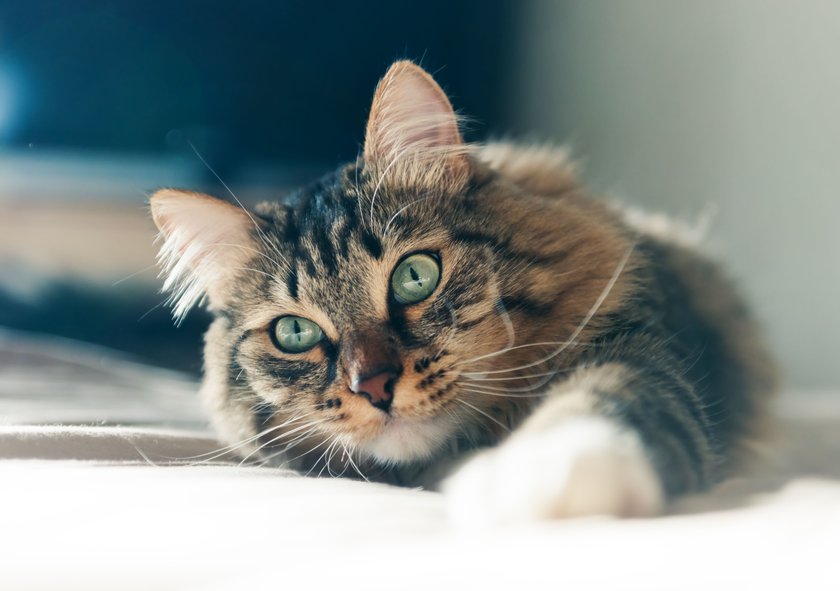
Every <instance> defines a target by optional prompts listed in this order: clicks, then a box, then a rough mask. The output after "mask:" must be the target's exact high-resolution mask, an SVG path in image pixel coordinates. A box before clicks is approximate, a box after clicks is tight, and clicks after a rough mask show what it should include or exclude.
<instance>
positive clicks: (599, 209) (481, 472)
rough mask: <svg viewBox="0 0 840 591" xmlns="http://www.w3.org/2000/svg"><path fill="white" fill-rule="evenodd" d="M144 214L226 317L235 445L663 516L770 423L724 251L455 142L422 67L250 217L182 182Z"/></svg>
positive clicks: (224, 400)
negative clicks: (350, 147)
mask: <svg viewBox="0 0 840 591" xmlns="http://www.w3.org/2000/svg"><path fill="white" fill-rule="evenodd" d="M153 212H154V214H155V220H156V222H157V223H158V225H159V227H160V228H161V230H162V232H163V234H164V236H165V237H166V243H165V245H164V249H163V257H164V264H165V265H166V266H167V269H168V272H169V288H170V289H172V290H173V293H174V294H175V301H176V306H177V307H176V310H177V311H178V312H180V313H183V312H185V311H186V310H187V309H188V308H189V307H190V306H191V305H192V304H193V303H195V301H196V300H197V299H198V298H199V297H201V296H202V294H205V293H206V294H207V296H208V297H209V300H210V305H211V309H212V310H213V311H214V312H215V314H216V319H215V321H214V323H213V325H212V326H211V328H210V330H209V331H208V334H207V337H206V348H205V380H204V386H203V390H202V393H203V396H204V398H205V401H206V403H207V405H208V407H209V409H210V411H211V415H212V417H213V421H214V424H215V426H216V428H217V430H218V432H219V434H220V436H221V438H222V439H223V440H224V441H225V442H227V443H230V444H232V445H234V446H236V449H237V450H238V451H239V452H240V453H241V454H242V455H243V456H248V457H250V458H253V459H256V460H262V461H266V462H269V463H276V464H281V465H289V466H291V467H293V468H296V469H298V470H301V471H303V472H306V473H314V474H330V475H336V474H346V475H349V476H356V477H360V476H361V477H366V478H371V479H377V480H385V481H390V482H397V483H401V484H411V485H416V484H426V485H434V484H436V483H437V482H438V481H439V480H440V479H442V478H443V479H446V480H445V481H444V485H443V489H444V490H445V492H446V494H447V495H448V497H449V500H450V503H451V507H452V509H453V516H455V517H456V518H458V519H462V520H464V521H466V522H469V523H475V522H487V521H520V520H523V519H532V518H545V517H556V516H573V515H584V514H593V513H609V514H616V515H638V514H650V513H655V512H657V511H659V510H660V508H661V507H662V504H663V502H664V500H666V499H668V498H671V497H674V496H676V495H679V494H682V493H685V492H689V491H696V490H702V489H704V488H706V487H707V486H709V485H710V484H713V483H714V482H716V481H717V480H719V479H720V478H721V477H722V476H724V475H725V474H727V473H728V472H729V471H730V470H731V468H732V467H733V466H734V465H735V463H736V461H737V460H738V459H739V458H741V457H742V456H743V455H744V453H743V452H744V451H745V449H746V447H747V446H748V444H749V442H750V441H751V440H752V439H753V438H755V437H756V436H757V435H758V434H759V430H760V425H761V418H762V415H763V407H764V405H765V400H766V399H767V398H768V397H769V395H770V394H771V392H772V388H773V379H772V369H771V367H770V364H769V363H768V361H767V358H766V355H765V353H764V351H763V349H762V346H761V343H760V340H759V339H758V337H757V336H756V334H755V329H754V327H753V325H752V323H751V321H750V320H749V318H748V314H747V313H746V311H745V308H744V306H743V304H742V303H741V301H740V300H739V299H738V297H737V296H736V295H735V294H734V292H733V290H732V288H731V286H730V285H729V283H728V282H727V281H726V279H725V278H723V277H722V275H721V274H720V272H719V271H718V270H717V268H716V267H715V266H713V265H712V264H710V263H709V262H707V261H706V260H705V259H703V258H702V257H701V256H699V255H697V254H695V253H694V252H692V251H691V250H690V249H688V248H686V247H683V246H680V245H677V244H676V243H670V242H668V241H666V240H663V239H662V238H661V237H657V236H654V235H653V234H650V233H647V232H646V231H645V230H644V229H642V228H639V227H638V226H637V225H635V224H630V223H628V222H627V221H626V219H625V217H624V216H623V215H622V214H621V213H620V212H618V211H616V210H615V209H613V208H611V207H608V206H607V205H605V204H602V203H601V202H599V201H597V200H594V199H592V198H590V197H589V196H588V195H587V194H586V192H585V190H584V189H583V188H582V187H581V186H580V185H579V183H578V181H577V179H576V176H575V174H574V170H573V167H572V166H571V165H570V164H569V163H568V161H567V160H566V158H565V156H564V154H563V153H562V152H560V151H557V150H550V149H545V148H528V147H517V146H513V145H508V144H491V145H487V146H483V147H480V148H469V147H467V146H464V145H463V143H462V142H461V141H460V136H459V134H458V132H457V126H456V123H455V118H454V115H453V114H452V111H451V107H449V103H448V101H447V100H446V98H445V96H444V95H443V93H442V92H441V91H440V89H439V88H438V87H437V86H436V85H435V84H434V82H433V81H432V80H431V78H429V77H428V75H426V74H425V73H424V72H422V70H420V69H419V68H417V67H416V66H413V65H412V64H408V63H406V62H400V63H398V64H396V65H395V66H394V67H393V68H392V69H391V71H389V73H388V75H386V78H385V79H384V80H383V82H382V83H381V84H380V87H379V89H378V90H377V96H376V97H375V99H374V107H373V109H372V113H371V118H370V122H369V124H368V132H367V139H366V144H365V153H364V156H363V157H362V158H360V160H359V161H358V162H356V163H353V164H351V165H347V166H345V167H343V168H341V169H340V170H339V171H337V172H336V173H335V174H333V175H330V176H328V177H326V178H325V179H324V180H323V181H321V182H320V183H318V184H317V185H315V186H313V187H310V188H308V189H305V190H303V191H300V192H298V193H297V194H295V195H294V196H292V197H291V198H290V199H289V200H287V201H286V202H283V203H274V204H264V205H261V206H259V207H258V208H257V209H256V210H255V212H253V214H246V213H243V211H242V210H241V209H238V208H235V207H233V206H232V205H228V204H225V203H223V202H219V201H216V200H212V199H210V198H207V197H204V196H197V195H190V194H184V193H179V192H174V191H168V190H166V191H161V192H159V193H158V194H157V195H156V196H155V198H154V199H153ZM435 265H436V266H437V270H436V271H435ZM406 273H409V274H408V275H406ZM424 273H425V274H424ZM403 277H405V278H406V279H405V280H404V281H403V279H399V280H398V278H403ZM429 289H432V290H433V291H431V292H428V293H427V291H428V290H429ZM418 290H419V291H418ZM418 294H419V295H418ZM418 298H419V299H418ZM312 323H314V324H312ZM284 327H285V328H284ZM289 327H291V328H289ZM289 331H291V332H289ZM312 335H315V336H317V339H318V340H317V341H313V342H314V343H315V344H313V345H312V346H311V347H310V348H306V349H305V350H298V349H300V347H299V346H298V345H299V344H300V343H302V342H303V340H302V339H305V338H310V337H312ZM290 338H292V339H296V340H289V339H290ZM312 338H314V337H312ZM289 343H292V344H291V345H289ZM290 347H291V348H290ZM484 448H489V449H488V450H484ZM477 450H484V451H478V452H477V455H476V451H477Z"/></svg>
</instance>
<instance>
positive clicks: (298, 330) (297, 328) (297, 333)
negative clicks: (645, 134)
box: [295, 320, 300, 342]
mask: <svg viewBox="0 0 840 591" xmlns="http://www.w3.org/2000/svg"><path fill="white" fill-rule="evenodd" d="M295 337H296V338H297V340H298V342H300V322H298V321H297V320H295Z"/></svg>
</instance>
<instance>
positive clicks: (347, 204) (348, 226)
mask: <svg viewBox="0 0 840 591" xmlns="http://www.w3.org/2000/svg"><path fill="white" fill-rule="evenodd" d="M339 203H341V206H342V208H343V211H344V217H343V218H342V220H343V222H344V223H343V224H342V226H341V231H340V232H339V236H338V248H339V249H340V251H341V256H342V258H344V259H345V260H346V259H347V255H348V253H349V249H350V236H351V235H352V234H353V231H354V230H355V229H356V228H357V227H358V225H359V216H358V212H357V211H356V208H357V204H358V200H357V199H351V198H345V199H342V200H341V201H339Z"/></svg>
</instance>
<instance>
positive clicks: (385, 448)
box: [358, 415, 454, 464]
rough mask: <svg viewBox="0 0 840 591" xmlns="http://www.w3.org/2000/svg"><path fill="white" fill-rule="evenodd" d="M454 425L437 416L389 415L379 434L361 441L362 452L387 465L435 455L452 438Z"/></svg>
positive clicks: (383, 421) (359, 447)
mask: <svg viewBox="0 0 840 591" xmlns="http://www.w3.org/2000/svg"><path fill="white" fill-rule="evenodd" d="M453 430H454V427H453V426H452V425H451V424H450V422H449V421H445V420H441V419H440V418H437V417H429V418H410V417H402V416H393V415H387V416H384V417H383V419H382V423H381V425H380V427H379V430H378V433H377V434H376V435H375V436H373V437H371V438H370V439H368V440H367V441H365V442H363V443H361V444H360V445H359V446H358V449H359V451H361V452H362V453H364V454H365V455H367V456H369V457H370V458H372V459H374V460H376V461H378V462H381V463H384V464H403V463H407V462H413V461H418V460H424V459H428V458H431V457H432V456H434V455H435V454H436V453H437V452H438V451H439V450H440V449H441V447H442V446H443V445H444V443H445V442H446V441H447V440H448V439H449V438H450V436H451V435H452V432H453Z"/></svg>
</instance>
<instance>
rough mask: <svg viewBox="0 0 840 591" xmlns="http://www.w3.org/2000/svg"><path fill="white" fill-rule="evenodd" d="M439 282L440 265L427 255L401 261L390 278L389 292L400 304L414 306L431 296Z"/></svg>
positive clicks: (414, 255) (412, 256)
mask: <svg viewBox="0 0 840 591" xmlns="http://www.w3.org/2000/svg"><path fill="white" fill-rule="evenodd" d="M439 281H440V264H439V263H438V261H437V259H436V258H435V257H433V256H430V255H428V254H413V255H411V256H409V257H406V258H405V259H403V261H402V262H401V263H400V264H399V265H397V268H396V269H394V274H393V275H392V276H391V290H392V291H393V293H394V299H395V300H397V302H399V303H400V304H415V303H417V302H420V301H422V300H425V299H426V298H427V297H429V296H430V295H432V292H433V291H435V288H436V287H437V285H438V282H439Z"/></svg>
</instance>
